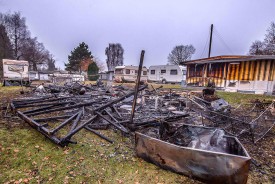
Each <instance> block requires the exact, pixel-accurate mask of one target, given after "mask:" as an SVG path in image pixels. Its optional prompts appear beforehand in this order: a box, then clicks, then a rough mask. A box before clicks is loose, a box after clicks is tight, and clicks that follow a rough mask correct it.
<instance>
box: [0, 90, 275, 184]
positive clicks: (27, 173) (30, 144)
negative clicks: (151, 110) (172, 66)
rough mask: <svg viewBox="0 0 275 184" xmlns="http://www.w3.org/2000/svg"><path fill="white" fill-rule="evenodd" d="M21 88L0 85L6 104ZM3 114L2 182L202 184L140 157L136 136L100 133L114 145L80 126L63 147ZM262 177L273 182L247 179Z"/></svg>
mask: <svg viewBox="0 0 275 184" xmlns="http://www.w3.org/2000/svg"><path fill="white" fill-rule="evenodd" d="M166 87H167V86H166ZM169 87H171V86H169ZM169 87H168V88H169ZM172 87H173V88H178V87H177V86H176V87H175V86H172ZM20 90H21V89H20V88H18V87H0V95H1V100H2V102H3V103H4V101H7V99H8V98H14V97H15V96H19V94H20ZM218 95H219V96H221V97H223V98H225V99H226V100H228V101H229V102H231V103H239V102H248V101H249V100H250V99H255V98H259V99H266V98H268V99H272V98H273V99H274V97H267V96H261V95H252V96H250V95H245V94H239V93H225V92H218ZM1 114H2V116H1V118H0V166H1V167H0V183H98V184H100V183H146V184H147V183H156V184H157V183H187V184H188V183H199V182H198V181H196V180H193V179H190V178H188V177H185V176H182V175H179V174H175V173H172V172H170V171H166V170H163V169H160V168H159V167H157V166H155V165H153V164H150V163H147V162H145V161H143V160H142V159H140V158H137V157H136V156H135V153H134V150H133V145H134V142H133V138H132V137H128V138H126V137H123V136H122V135H121V134H120V133H119V132H114V131H112V130H106V131H101V133H102V134H104V135H107V136H108V137H109V138H111V139H113V140H114V141H115V143H114V144H110V143H108V142H105V141H104V140H102V139H100V138H98V137H97V136H95V135H94V134H92V133H90V132H87V131H86V130H81V131H80V132H79V133H77V134H76V135H75V137H73V138H74V139H75V140H77V141H78V143H77V144H70V145H69V146H68V147H64V148H61V147H59V146H57V145H55V144H53V143H52V142H50V141H49V140H48V139H46V138H44V137H43V136H42V135H41V134H39V133H38V132H37V131H35V130H33V129H32V128H30V127H29V126H28V124H26V123H24V122H23V121H22V120H21V119H19V118H17V117H16V116H15V115H13V116H12V117H10V118H4V117H3V113H1ZM271 150H272V149H271ZM268 154H272V152H271V153H270V152H268ZM272 158H273V157H272ZM273 164H274V163H273ZM273 179H274V178H273ZM259 181H264V182H267V183H271V182H272V177H270V174H267V175H264V176H263V177H262V178H260V180H259V175H258V174H257V172H256V171H252V172H250V175H249V181H248V182H249V183H255V182H256V183H257V182H259ZM273 181H274V180H273Z"/></svg>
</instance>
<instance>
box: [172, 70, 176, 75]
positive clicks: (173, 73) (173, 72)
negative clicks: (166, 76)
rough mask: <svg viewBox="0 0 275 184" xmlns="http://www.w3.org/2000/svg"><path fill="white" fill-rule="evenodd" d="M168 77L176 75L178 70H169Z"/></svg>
mask: <svg viewBox="0 0 275 184" xmlns="http://www.w3.org/2000/svg"><path fill="white" fill-rule="evenodd" d="M170 75H178V70H170Z"/></svg>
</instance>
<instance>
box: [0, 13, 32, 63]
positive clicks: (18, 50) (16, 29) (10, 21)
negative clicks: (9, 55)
mask: <svg viewBox="0 0 275 184" xmlns="http://www.w3.org/2000/svg"><path fill="white" fill-rule="evenodd" d="M1 24H3V25H4V27H5V29H6V32H7V35H8V37H9V39H10V41H11V45H12V51H13V57H14V59H17V60H19V59H20V58H21V57H22V55H23V52H22V49H23V47H24V44H25V41H26V40H27V39H28V38H30V32H29V31H28V29H27V26H26V19H25V18H24V17H21V14H20V13H19V12H15V13H14V14H5V15H3V14H1Z"/></svg>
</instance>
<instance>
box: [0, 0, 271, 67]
mask: <svg viewBox="0 0 275 184" xmlns="http://www.w3.org/2000/svg"><path fill="white" fill-rule="evenodd" d="M9 11H10V12H14V11H20V12H21V14H22V16H24V17H26V20H27V25H28V28H29V30H30V31H31V33H32V36H33V37H34V36H36V37H38V40H39V41H40V42H43V43H44V45H45V47H46V48H47V49H48V50H49V51H50V52H51V53H52V54H53V55H54V56H55V58H56V60H57V65H58V66H59V67H61V68H64V62H67V58H68V54H69V53H70V51H71V50H73V48H75V47H76V46H78V44H79V43H80V42H83V41H84V42H85V43H87V44H88V45H89V48H90V50H91V52H92V54H93V55H94V56H96V57H98V58H99V59H100V60H101V61H102V62H104V63H106V55H105V48H106V47H107V46H108V43H121V45H122V47H123V48H124V64H125V65H131V64H132V65H138V62H139V56H140V52H141V50H142V49H144V50H145V59H144V65H146V66H147V67H149V66H150V65H158V64H166V63H167V57H168V54H169V52H171V50H172V49H173V47H174V46H176V45H180V44H184V45H185V44H192V45H193V46H194V47H195V48H196V53H195V54H194V55H193V57H192V59H197V58H201V57H207V52H208V51H207V49H208V45H207V47H205V46H206V43H207V40H209V30H210V25H211V24H214V35H213V46H212V48H213V50H212V54H211V55H212V56H215V55H225V54H238V55H242V54H247V53H248V50H249V46H250V45H251V43H252V42H253V41H255V40H263V38H264V34H265V32H266V29H267V28H268V26H269V25H270V23H271V21H275V0H138V1H133V0H0V12H2V13H6V12H9Z"/></svg>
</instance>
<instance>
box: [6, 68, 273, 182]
mask: <svg viewBox="0 0 275 184" xmlns="http://www.w3.org/2000/svg"><path fill="white" fill-rule="evenodd" d="M140 71H141V70H140ZM149 88H151V89H150V90H149ZM9 107H10V109H11V110H12V112H14V113H17V115H18V116H19V117H20V118H21V119H23V120H24V121H25V122H27V123H28V124H29V125H30V126H32V127H33V128H34V129H35V130H37V131H38V132H40V133H41V134H42V135H44V136H45V137H47V138H48V139H50V140H51V141H52V142H54V143H55V144H58V145H60V146H67V145H68V144H70V143H76V142H75V140H74V139H73V136H74V135H75V134H77V133H78V132H79V131H80V130H82V129H86V130H88V131H90V132H91V133H93V134H95V135H97V136H99V137H100V138H102V139H104V140H106V141H108V142H110V143H113V142H114V141H113V140H112V139H111V138H110V137H106V136H105V135H103V134H101V133H100V132H99V131H98V130H102V129H115V130H116V131H119V132H121V135H122V136H130V137H131V136H132V135H135V151H136V154H137V156H139V157H141V158H143V159H145V160H146V161H149V162H152V163H154V164H156V165H158V166H160V167H162V168H164V169H169V170H172V171H174V172H177V173H180V174H184V175H186V176H189V177H192V178H196V179H198V180H201V181H204V182H209V183H246V181H247V177H248V172H249V165H250V161H251V158H250V156H249V154H248V153H247V151H246V150H245V148H244V147H243V146H242V144H241V143H240V141H239V140H238V139H241V140H245V141H251V142H252V143H256V142H257V141H259V140H260V139H261V138H263V137H264V136H265V135H266V134H267V132H268V131H269V130H271V128H272V127H273V126H274V122H275V121H274V115H275V114H274V102H259V101H255V102H253V103H251V104H242V105H239V106H236V107H233V106H230V105H229V104H228V103H227V102H226V101H224V100H223V99H219V98H218V97H217V96H216V95H215V93H214V91H213V90H212V89H210V90H209V89H207V90H204V91H203V92H192V91H191V92H190V91H185V92H182V91H177V90H172V89H170V90H169V89H161V87H160V88H154V87H153V86H148V85H140V83H139V82H138V83H137V85H136V87H135V90H133V89H131V88H129V87H126V86H123V85H119V86H104V85H102V84H100V83H98V85H82V84H79V83H73V84H71V85H65V86H56V85H55V86H48V87H45V90H37V91H36V92H34V93H33V94H31V96H28V95H26V96H25V97H24V98H19V99H14V100H12V101H11V103H10V104H9ZM7 110H8V109H7Z"/></svg>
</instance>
